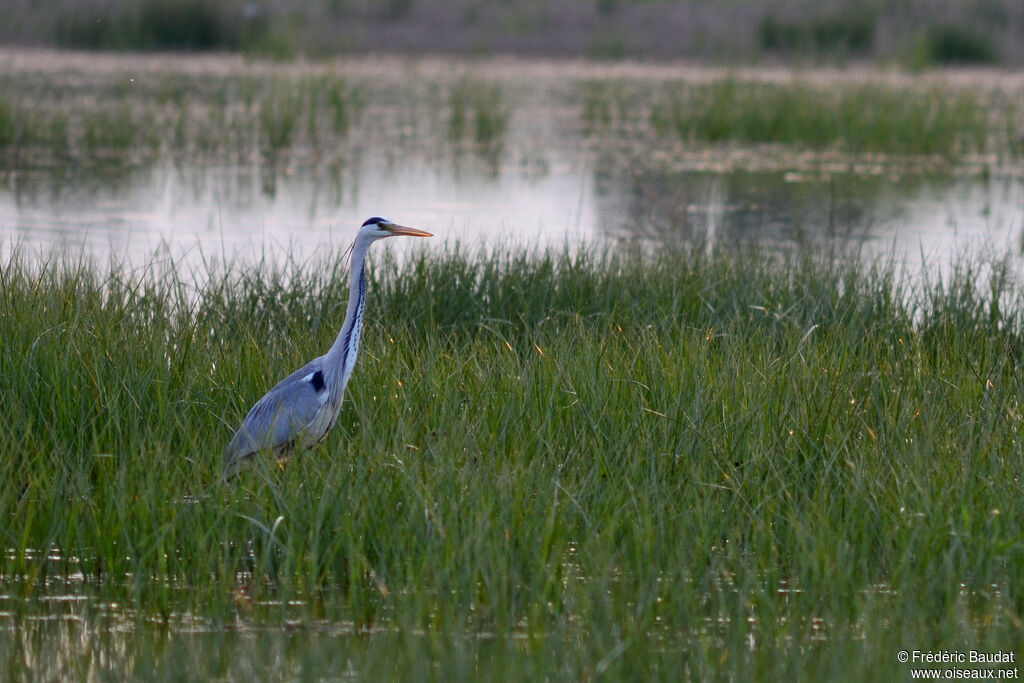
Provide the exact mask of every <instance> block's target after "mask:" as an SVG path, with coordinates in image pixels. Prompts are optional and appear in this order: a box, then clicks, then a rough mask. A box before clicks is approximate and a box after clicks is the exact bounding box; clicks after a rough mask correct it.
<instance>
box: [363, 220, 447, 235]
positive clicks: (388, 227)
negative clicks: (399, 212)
mask: <svg viewBox="0 0 1024 683" xmlns="http://www.w3.org/2000/svg"><path fill="white" fill-rule="evenodd" d="M359 234H360V235H366V236H367V237H372V238H374V239H375V240H379V239H384V238H385V237H395V236H396V235H409V236H410V237H433V236H434V235H433V234H432V233H429V232H427V231H426V230H417V229H416V228H407V227H406V226H404V225H398V224H397V223H395V222H394V221H391V220H388V219H387V218H381V217H380V216H374V217H373V218H368V219H366V222H364V223H363V225H362V227H361V228H359Z"/></svg>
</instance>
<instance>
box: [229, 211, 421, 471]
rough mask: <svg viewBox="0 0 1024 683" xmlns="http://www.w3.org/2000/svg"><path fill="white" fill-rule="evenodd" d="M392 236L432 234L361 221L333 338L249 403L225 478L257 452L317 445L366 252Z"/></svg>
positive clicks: (357, 315)
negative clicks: (342, 318)
mask: <svg viewBox="0 0 1024 683" xmlns="http://www.w3.org/2000/svg"><path fill="white" fill-rule="evenodd" d="M396 235H411V236H413V237H432V235H431V233H429V232H426V231H424V230H417V229H416V228H408V227H405V226H403V225H397V224H395V223H394V222H393V221H390V220H388V219H386V218H381V217H380V216H374V217H373V218H370V219H367V220H366V222H364V223H363V224H362V226H361V227H360V228H359V234H358V235H356V239H355V242H353V244H352V248H351V249H352V252H351V254H352V256H351V272H350V274H349V278H350V279H349V297H348V312H347V313H346V314H345V322H344V323H343V324H342V326H341V331H340V332H338V337H337V339H335V340H334V344H333V345H332V346H331V348H330V349H328V351H327V353H325V354H324V355H322V356H320V357H319V358H314V359H313V360H311V361H310V362H309V363H307V364H306V365H303V366H302V367H301V368H299V369H298V370H296V371H295V372H293V373H292V374H290V375H288V376H287V377H285V378H284V379H283V380H281V381H280V382H279V383H278V384H277V385H276V386H275V387H274V388H273V389H271V390H270V391H268V392H267V393H266V395H265V396H264V397H263V398H261V399H260V400H259V401H258V402H257V403H256V405H254V406H253V407H252V409H251V410H250V411H249V413H248V414H247V415H246V416H245V419H244V420H242V426H241V427H239V428H238V431H237V432H235V435H234V437H232V439H231V442H230V443H228V446H227V449H226V450H225V451H224V480H225V481H230V480H231V478H233V477H234V476H235V475H237V474H238V473H239V472H240V471H241V470H242V469H244V468H245V467H247V466H248V465H250V464H251V463H252V461H253V459H254V456H256V455H257V454H259V453H272V454H273V455H274V456H275V457H277V458H278V459H283V458H285V457H286V456H288V455H289V454H290V453H291V452H292V451H294V450H296V449H298V448H302V447H307V448H308V447H311V446H314V445H316V444H318V443H320V442H321V441H323V439H324V437H326V436H327V433H328V432H329V431H330V430H331V427H333V426H334V423H335V421H337V419H338V413H339V412H341V400H342V396H343V395H344V393H345V385H346V384H348V380H349V378H350V377H351V376H352V370H353V369H354V368H355V365H356V355H357V354H358V353H359V335H360V333H361V332H362V328H363V313H364V311H365V308H366V272H365V268H366V251H367V250H368V249H369V248H370V245H371V244H373V243H374V242H376V241H377V240H381V239H384V238H386V237H394V236H396Z"/></svg>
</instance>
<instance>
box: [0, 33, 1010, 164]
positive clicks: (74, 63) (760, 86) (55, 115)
mask: <svg viewBox="0 0 1024 683" xmlns="http://www.w3.org/2000/svg"><path fill="white" fill-rule="evenodd" d="M8 58H9V59H11V68H10V69H9V70H8V71H6V72H5V73H4V74H2V75H0V158H2V159H3V160H4V161H5V162H6V163H7V164H8V166H9V167H11V168H22V167H27V168H35V167H44V168H53V167H58V168H59V167H66V166H68V165H72V166H77V165H108V166H109V165H117V164H120V165H121V166H128V167H132V166H139V165H142V166H145V165H148V164H152V163H155V162H157V161H159V160H162V159H167V158H170V159H173V160H174V161H175V162H176V163H208V162H226V163H236V164H237V163H248V162H250V161H251V160H252V159H254V158H264V159H267V160H269V161H271V162H274V163H276V162H278V161H283V162H289V161H301V162H304V163H310V162H314V163H315V162H320V161H323V160H328V161H329V162H332V163H337V164H341V165H350V164H352V163H358V162H359V160H360V159H361V158H362V157H363V156H364V155H373V156H380V154H381V153H380V151H379V150H382V149H387V150H398V151H399V152H400V153H402V154H405V155H415V156H416V157H417V158H423V159H424V160H425V161H426V162H427V163H429V164H432V165H433V164H437V163H439V160H440V159H443V158H449V157H451V156H453V155H456V156H457V155H459V154H460V153H462V152H464V151H466V150H472V151H474V152H478V153H483V156H484V158H485V159H486V160H488V161H489V162H490V165H491V166H493V167H494V168H501V167H502V166H503V165H506V164H509V163H512V162H513V160H512V159H510V158H508V157H510V156H514V155H515V154H516V153H517V152H519V151H520V150H522V149H529V148H530V145H531V144H535V143H536V140H537V139H538V138H539V137H540V138H542V139H543V140H544V144H546V145H548V144H550V145H557V146H565V147H567V148H571V149H573V150H578V149H579V147H580V146H583V145H589V146H594V145H597V146H601V147H602V148H611V149H616V150H620V151H622V152H624V153H625V154H628V155H629V157H630V158H634V159H640V160H645V161H640V162H637V163H651V162H650V161H646V160H647V159H655V158H668V159H673V158H678V157H681V156H685V155H687V154H689V155H691V156H692V155H693V154H694V153H695V151H697V150H700V149H701V148H704V149H708V148H711V149H716V150H717V149H720V148H721V147H722V146H732V147H739V148H753V149H754V150H755V151H757V149H758V146H761V147H765V146H771V147H770V149H769V151H768V153H767V154H766V155H765V156H769V157H771V158H778V157H780V156H781V157H784V158H785V157H796V158H801V159H803V160H804V161H803V162H802V163H803V164H804V165H806V164H808V163H811V164H813V161H814V159H816V158H820V157H821V156H827V157H829V158H835V157H837V156H838V157H840V158H849V159H852V160H857V159H863V158H866V157H869V158H871V159H873V160H877V159H879V158H888V159H895V160H900V159H904V160H909V162H910V163H909V166H910V167H911V168H915V167H921V168H925V167H927V168H929V169H933V170H934V168H935V166H936V164H940V165H941V164H945V165H946V166H948V165H950V164H956V163H958V162H961V161H964V160H970V161H972V162H977V161H979V160H981V161H982V162H984V163H986V164H994V165H999V164H1005V163H1013V162H1016V161H1017V160H1019V159H1020V158H1021V156H1024V146H1022V139H1021V135H1020V131H1021V129H1022V126H1024V121H1022V116H1024V106H1022V97H1024V93H1022V92H1021V90H1020V85H1019V83H1017V82H1016V81H1014V80H1012V79H1008V78H1007V79H999V78H990V79H988V80H985V81H983V82H979V83H971V84H965V83H964V81H963V79H959V80H957V79H954V78H952V76H953V74H950V79H948V80H947V79H943V78H934V79H930V80H927V81H925V82H922V83H918V82H915V81H913V80H912V79H906V78H899V77H891V76H892V75H891V74H890V75H889V76H890V77H885V76H884V74H883V73H882V72H879V74H878V78H876V79H868V78H866V77H864V76H863V75H860V76H858V75H856V74H847V75H846V76H843V77H839V76H838V72H835V73H832V74H831V77H830V72H808V73H807V74H806V76H802V75H799V74H794V73H790V72H784V73H783V75H782V76H781V77H780V72H778V71H765V72H757V71H746V72H736V73H732V74H731V73H728V72H724V71H717V72H715V71H711V70H705V71H700V70H697V71H690V72H687V71H685V70H682V69H678V70H673V69H657V68H648V69H645V68H644V67H638V68H637V69H636V73H635V74H632V75H631V76H628V77H622V76H616V75H606V76H603V77H600V76H599V77H595V76H594V74H595V73H600V70H599V69H594V68H585V67H584V68H575V67H573V66H572V65H558V64H545V63H538V64H520V65H516V64H514V63H513V64H508V63H494V62H486V61H484V62H478V63H474V62H428V63H426V65H425V66H421V65H419V64H415V63H407V64H403V63H400V62H391V63H388V64H385V65H383V66H375V65H373V64H372V63H368V62H359V63H354V64H346V63H344V62H337V63H329V62H325V63H319V64H308V65H302V66H297V67H281V66H275V65H270V64H265V63H264V64H249V65H246V64H243V63H241V62H238V61H234V60H231V59H228V58H210V59H206V60H197V59H179V60H164V61H159V60H149V61H144V62H142V64H141V65H140V64H136V63H135V62H133V61H131V60H117V59H111V58H102V57H90V56H77V57H76V56H72V55H65V56H54V55H46V56H37V57H36V60H33V58H32V57H31V56H24V55H19V54H18V53H9V54H8ZM61 60H65V62H66V63H65V64H64V66H63V67H58V68H54V67H53V66H52V63H51V61H57V62H58V63H60V62H61ZM80 61H83V62H86V63H88V64H89V65H90V68H89V69H88V70H89V72H90V74H89V75H87V76H83V75H82V69H81V68H80V64H79V62H80ZM563 67H564V68H563ZM524 81H525V82H534V81H536V86H537V87H534V88H524V87H523V85H522V84H523V82H524ZM538 120H542V121H543V123H538ZM549 141H550V142H549ZM808 159H810V162H808ZM922 162H927V163H922ZM794 163H795V162H794ZM284 165H287V164H284Z"/></svg>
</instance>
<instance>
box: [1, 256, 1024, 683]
mask: <svg viewBox="0 0 1024 683" xmlns="http://www.w3.org/2000/svg"><path fill="white" fill-rule="evenodd" d="M324 258H325V262H324V263H322V264H308V265H306V266H298V265H294V264H292V265H289V266H287V267H283V268H282V267H277V266H272V265H267V264H260V265H256V266H246V265H242V264H231V265H226V266H225V265H220V266H218V267H216V268H214V269H212V270H211V271H210V272H200V273H194V274H186V273H183V272H181V271H179V270H177V269H175V268H174V267H173V264H172V265H170V266H161V265H159V264H158V263H157V262H154V264H153V265H152V266H150V267H148V268H144V269H141V270H127V269H124V268H121V267H118V266H112V267H109V268H104V267H101V266H99V265H97V264H92V263H88V262H82V261H72V260H68V259H61V258H54V259H52V260H51V261H49V262H48V263H45V264H43V265H36V264H34V263H30V262H29V260H28V259H27V258H26V257H25V256H23V255H19V254H15V255H14V256H11V257H9V258H8V259H7V260H6V262H5V263H4V264H3V267H2V268H0V311H2V321H3V324H2V325H0V349H2V351H0V376H2V377H3V381H4V385H5V386H6V387H8V388H11V389H14V390H8V391H4V392H2V393H0V419H2V421H3V423H2V429H0V450H2V451H3V452H4V453H5V454H7V455H6V457H4V458H3V459H0V476H2V477H3V479H4V481H6V482H8V485H7V486H5V487H3V488H2V489H0V514H2V515H3V518H4V519H5V520H6V521H5V524H4V525H3V535H4V538H3V546H4V553H3V555H2V556H0V582H2V585H3V591H2V592H3V593H4V595H5V596H12V597H7V598H5V603H4V607H3V609H4V612H5V616H4V617H3V622H2V623H3V624H4V628H3V632H2V633H0V639H3V640H4V641H6V642H7V643H8V644H11V645H12V646H13V647H9V648H5V651H6V652H9V653H12V654H11V655H10V656H9V657H7V659H6V663H5V665H6V667H7V668H6V671H7V672H8V673H9V674H11V675H13V676H15V677H18V676H20V675H27V672H28V671H30V670H31V671H34V672H38V671H39V669H38V668H35V667H36V666H37V664H35V662H42V663H40V664H38V666H41V667H43V668H44V669H46V670H47V671H51V672H52V673H53V674H54V675H55V676H57V677H59V676H60V675H62V674H68V673H70V672H79V673H81V672H83V671H86V672H96V671H98V670H99V669H98V668H97V667H110V668H111V670H113V671H120V672H123V673H132V672H134V673H136V674H140V675H143V674H144V673H145V672H146V671H148V670H149V669H148V667H159V666H160V665H161V663H164V664H168V663H170V662H176V661H178V659H176V658H177V657H179V656H185V657H187V658H189V661H192V662H193V663H194V664H195V669H194V670H196V671H201V672H204V673H209V674H210V675H215V676H222V677H223V676H226V677H233V676H241V675H246V673H247V672H248V673H252V672H256V673H259V672H264V673H266V672H270V671H279V669H278V668H277V667H279V666H280V661H279V660H278V659H276V658H275V656H276V655H281V656H284V655H283V653H284V652H285V651H286V652H287V657H286V659H287V660H288V661H290V662H293V663H295V666H307V667H312V669H310V670H324V667H327V668H331V669H333V670H336V671H344V670H353V671H355V672H357V673H359V674H360V675H367V676H370V677H374V676H384V675H387V676H395V675H399V676H413V675H415V673H416V672H421V671H423V670H424V669H423V667H424V666H427V665H428V664H431V663H432V665H433V666H434V667H435V668H434V669H433V670H436V671H439V672H441V674H442V675H443V676H445V677H450V676H457V675H459V674H460V673H462V674H467V675H468V674H470V673H472V674H474V675H480V674H484V675H487V674H493V675H495V676H508V675H512V676H513V677H531V676H533V675H536V674H539V673H540V672H552V671H557V672H564V673H565V674H566V675H577V676H582V677H584V678H589V677H595V676H597V675H598V674H605V675H609V676H613V677H616V678H623V677H647V678H661V679H668V678H672V679H676V678H677V677H678V674H679V671H680V668H679V667H680V665H682V666H683V667H684V670H686V671H689V672H690V673H691V674H692V675H693V676H695V677H698V678H707V677H743V676H744V675H745V674H749V673H750V672H751V671H757V672H758V674H759V675H761V676H763V677H768V678H782V677H786V676H798V677H799V676H804V677H812V678H819V677H824V678H832V679H835V678H840V679H843V678H846V679H853V680H859V679H863V678H864V677H865V676H866V675H868V672H871V675H878V674H879V672H881V675H882V677H895V676H904V675H905V670H904V668H903V665H900V664H899V663H898V662H897V660H896V657H895V653H894V651H893V648H894V647H895V645H894V644H904V643H906V644H915V645H914V646H916V644H920V645H921V646H922V647H928V644H929V643H954V642H965V643H970V644H971V646H972V647H975V648H977V649H982V650H998V649H1004V650H1008V649H1012V648H1013V647H1016V645H1017V644H1018V643H1019V630H1018V629H1019V622H1017V621H1015V619H1014V618H1011V617H1012V615H1019V614H1021V613H1022V610H1024V604H1022V594H1021V592H1020V586H1022V585H1024V543H1022V541H1021V539H1020V534H1019V530H1018V525H1016V524H1015V523H1014V520H1016V519H1019V518H1020V517H1021V515H1022V514H1024V509H1022V503H1021V497H1020V496H1019V495H1018V493H1019V492H1018V490H1017V482H1018V480H1019V477H1020V476H1021V467H1022V465H1021V463H1022V462H1024V458H1022V457H1021V456H1022V453H1021V451H1022V446H1021V442H1020V440H1019V439H1018V438H1017V436H1016V433H1017V431H1018V429H1019V426H1020V422H1021V420H1022V419H1024V418H1022V414H1021V410H1020V405H1019V397H1020V396H1021V395H1022V388H1024V387H1022V386H1021V379H1020V375H1019V373H1018V372H1017V367H1018V366H1019V363H1020V355H1021V349H1022V348H1024V347H1022V341H1024V340H1022V338H1021V336H1022V329H1024V327H1022V322H1024V321H1022V319H1021V311H1022V310H1024V309H1022V307H1021V304H1022V302H1021V299H1020V296H1019V295H1018V294H1017V291H1016V288H1015V287H1014V285H1013V282H1012V279H1010V278H1009V277H1008V275H1007V271H1006V269H1005V265H1004V264H1003V263H1002V262H1001V261H998V260H983V259H979V260H976V261H966V262H965V263H963V264H961V266H960V267H959V268H958V269H957V270H956V271H955V272H953V274H952V275H951V276H948V277H947V278H946V279H945V280H944V281H938V280H936V281H933V282H930V283H908V282H905V281H903V280H902V279H901V276H900V273H899V271H898V270H897V269H895V268H891V267H887V266H885V265H874V266H873V265H870V264H856V263H852V264H851V263H848V262H840V261H838V260H831V259H824V258H817V257H810V256H806V255H802V254H799V253H797V254H791V255H765V254H763V253H753V252H748V251H745V250H742V249H741V250H725V249H716V250H706V249H704V248H703V247H701V246H692V247H687V246H676V247H668V248H664V249H659V251H658V252H657V253H655V254H646V253H644V252H642V251H641V250H639V249H630V248H624V249H621V250H618V251H615V252H613V251H604V250H600V249H573V250H571V251H570V250H566V251H547V252H541V253H533V254H527V253H523V252H520V251H515V250H506V249H499V250H496V251H493V252H487V253H482V252H477V251H473V250H466V249H461V248H458V247H454V246H453V247H451V248H449V249H448V250H447V251H446V252H444V253H442V254H440V255H428V254H426V253H421V254H417V255H413V256H411V257H409V258H407V259H404V260H401V261H399V260H397V259H395V258H392V257H390V256H389V255H388V252H386V251H382V252H381V254H380V255H379V256H378V257H377V259H376V260H375V261H374V262H373V263H374V266H373V268H372V273H371V284H370V287H369V291H370V294H369V305H368V309H367V310H368V318H367V322H366V330H365V334H364V345H363V352H362V356H361V358H360V362H359V366H358V368H357V371H356V374H355V376H354V378H353V381H352V383H351V385H350V388H349V395H348V396H347V397H346V403H345V407H344V409H343V411H342V415H341V418H340V421H339V424H338V427H337V428H336V430H335V431H334V432H333V433H332V435H331V436H330V437H329V438H328V440H327V441H326V442H325V444H324V445H323V446H322V447H320V448H318V449H316V450H313V451H309V452H305V453H302V454H299V455H298V456H297V457H296V458H295V459H294V460H293V461H292V462H291V463H290V464H289V465H288V466H287V467H286V468H285V469H283V470H282V469H279V468H277V467H276V466H274V465H273V464H272V463H270V462H267V463H264V465H263V466H259V467H257V468H255V469H254V470H253V471H252V472H250V473H248V474H247V476H245V477H243V478H241V479H240V480H239V481H238V482H237V485H235V486H231V487H224V486H216V485H213V482H215V481H216V479H217V472H218V467H219V458H220V452H221V449H222V448H223V447H224V444H225V443H226V441H227V439H228V437H229V436H230V434H231V431H232V429H233V428H234V427H235V426H236V425H237V422H238V421H239V420H240V419H241V417H242V415H243V413H244V411H245V410H246V409H247V408H248V406H249V405H250V404H251V403H252V401H253V400H254V399H255V398H257V397H258V396H260V395H261V394H262V393H263V391H265V390H266V388H267V387H268V386H269V385H270V384H271V383H272V382H273V381H275V380H276V379H278V378H280V377H281V376H283V375H284V374H285V373H286V372H289V371H290V370H292V369H294V368H295V367H298V366H299V365H300V364H301V363H303V362H305V361H306V360H308V359H309V358H311V357H313V356H314V355H317V354H319V353H321V352H322V351H323V349H325V348H326V347H327V346H328V345H329V344H330V342H331V340H332V339H333V336H334V334H335V332H336V328H337V326H338V325H339V324H340V321H341V318H342V317H343V316H344V301H345V294H346V292H345V289H346V284H345V277H346V276H345V273H344V270H343V269H342V268H338V267H336V265H337V262H338V260H339V258H340V255H339V254H332V255H329V256H326V257H324ZM980 281H987V282H989V283H991V284H990V285H987V286H984V287H980V288H979V287H978V286H977V283H978V282H980ZM55 595H62V596H67V595H73V596H80V599H79V598H76V599H74V600H51V599H50V598H51V597H52V596H55ZM111 605H113V607H111ZM55 613H56V614H58V615H61V614H64V615H67V616H68V617H70V618H69V619H52V618H48V619H44V620H31V619H28V618H27V617H30V616H32V615H38V614H48V615H53V614H55ZM153 622H158V623H160V624H163V625H162V626H157V625H154V623H153ZM285 626H287V628H288V629H289V631H279V630H277V629H280V628H282V627H285ZM182 631H189V632H190V633H193V634H195V633H196V631H198V635H191V636H189V637H188V640H187V645H186V640H185V639H184V636H183V635H181V632H182ZM239 631H241V632H240V633H239ZM125 632H129V633H132V634H135V635H133V636H132V637H131V638H125V636H124V633H125ZM289 633H291V634H292V635H289ZM119 634H120V635H119ZM72 636H74V637H72ZM293 636H294V637H293ZM82 639H84V641H86V642H88V643H89V646H88V647H86V648H84V649H79V648H77V647H75V646H68V645H65V644H62V643H68V642H75V643H78V642H82ZM44 653H46V655H47V656H45V657H43V654H44ZM97 653H102V654H103V656H102V657H100V656H98V655H97ZM382 653H388V656H386V657H384V656H381V655H382ZM100 662H103V663H102V664H101V663H100ZM680 663H682V664H680ZM304 670H305V669H304Z"/></svg>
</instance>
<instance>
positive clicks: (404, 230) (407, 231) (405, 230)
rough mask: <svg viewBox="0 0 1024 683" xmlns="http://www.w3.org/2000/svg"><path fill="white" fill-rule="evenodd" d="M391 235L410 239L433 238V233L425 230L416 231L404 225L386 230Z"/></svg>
mask: <svg viewBox="0 0 1024 683" xmlns="http://www.w3.org/2000/svg"><path fill="white" fill-rule="evenodd" d="M388 231H390V232H391V234H392V235H409V236H410V237H433V236H434V233H432V232H427V231H426V230H417V229H416V228H409V227H406V226H404V225H392V226H391V227H389V228H388Z"/></svg>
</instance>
